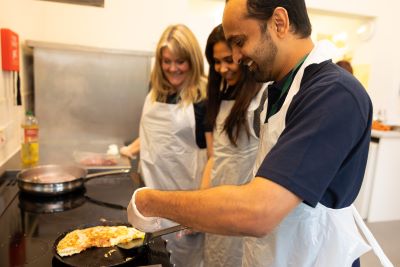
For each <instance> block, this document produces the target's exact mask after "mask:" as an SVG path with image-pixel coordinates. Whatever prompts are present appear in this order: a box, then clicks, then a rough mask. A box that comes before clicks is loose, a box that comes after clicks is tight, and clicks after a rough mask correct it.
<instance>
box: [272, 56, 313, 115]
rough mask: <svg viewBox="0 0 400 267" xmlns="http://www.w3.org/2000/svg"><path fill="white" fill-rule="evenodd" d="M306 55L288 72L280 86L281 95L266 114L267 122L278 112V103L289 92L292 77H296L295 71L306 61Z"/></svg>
mask: <svg viewBox="0 0 400 267" xmlns="http://www.w3.org/2000/svg"><path fill="white" fill-rule="evenodd" d="M307 56H308V54H307V55H305V56H304V57H303V58H302V59H300V61H299V62H297V64H296V66H294V68H293V69H292V71H291V72H290V74H289V76H288V77H287V78H286V80H285V82H284V84H283V86H282V90H281V94H280V95H279V98H278V100H277V101H276V102H275V103H274V104H273V105H272V107H271V111H270V112H269V114H268V117H267V120H268V119H269V118H270V117H271V116H273V115H275V114H276V113H277V112H278V108H279V102H280V100H281V99H282V98H283V97H284V96H285V95H286V93H287V92H288V91H289V88H290V86H291V85H292V83H293V80H294V76H295V75H296V73H297V71H298V70H299V69H300V67H301V66H302V65H303V63H304V61H305V60H306V58H307Z"/></svg>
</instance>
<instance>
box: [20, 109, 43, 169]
mask: <svg viewBox="0 0 400 267" xmlns="http://www.w3.org/2000/svg"><path fill="white" fill-rule="evenodd" d="M22 131H23V135H22V142H21V159H22V164H23V165H34V164H36V163H37V162H38V161H39V123H38V120H37V119H36V117H35V116H33V113H32V112H31V111H28V112H26V116H25V121H24V123H23V124H22Z"/></svg>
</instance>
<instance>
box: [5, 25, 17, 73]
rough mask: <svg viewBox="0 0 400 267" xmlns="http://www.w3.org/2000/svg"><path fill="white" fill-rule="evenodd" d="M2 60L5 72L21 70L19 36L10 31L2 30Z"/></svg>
mask: <svg viewBox="0 0 400 267" xmlns="http://www.w3.org/2000/svg"><path fill="white" fill-rule="evenodd" d="M1 58H2V68H3V70H8V71H18V70H19V42H18V34H16V33H15V32H13V31H11V30H9V29H1Z"/></svg>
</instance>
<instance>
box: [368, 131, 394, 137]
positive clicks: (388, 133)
mask: <svg viewBox="0 0 400 267" xmlns="http://www.w3.org/2000/svg"><path fill="white" fill-rule="evenodd" d="M371 137H376V138H400V132H399V131H377V130H372V131H371Z"/></svg>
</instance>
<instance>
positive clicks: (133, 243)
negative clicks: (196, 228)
mask: <svg viewBox="0 0 400 267" xmlns="http://www.w3.org/2000/svg"><path fill="white" fill-rule="evenodd" d="M185 229H187V227H186V226H182V225H180V224H178V225H175V226H172V227H168V228H164V229H162V230H159V231H156V232H153V233H146V234H145V236H144V239H134V240H132V241H129V242H126V243H121V244H118V245H117V246H118V247H120V248H123V249H132V248H138V247H141V246H145V245H148V244H149V243H150V242H151V241H152V240H153V239H155V238H157V237H160V236H163V235H167V234H171V233H175V232H179V231H181V230H185Z"/></svg>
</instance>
